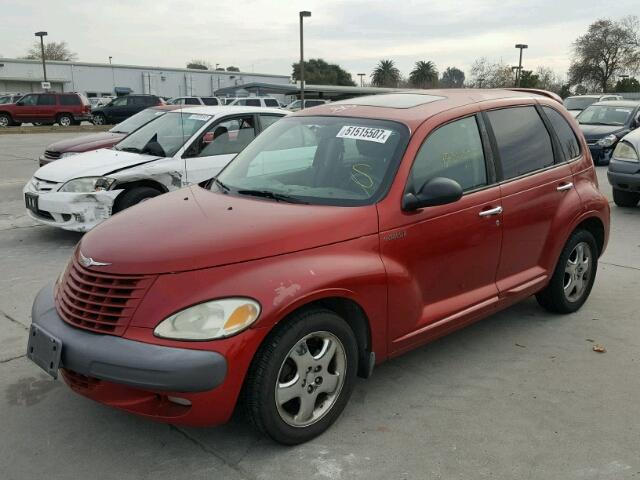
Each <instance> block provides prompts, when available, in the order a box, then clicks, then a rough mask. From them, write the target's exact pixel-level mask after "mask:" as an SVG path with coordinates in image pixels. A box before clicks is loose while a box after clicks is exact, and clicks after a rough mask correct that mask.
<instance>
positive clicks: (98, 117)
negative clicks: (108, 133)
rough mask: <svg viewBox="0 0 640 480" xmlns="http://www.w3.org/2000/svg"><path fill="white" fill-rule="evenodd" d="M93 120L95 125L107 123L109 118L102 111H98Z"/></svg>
mask: <svg viewBox="0 0 640 480" xmlns="http://www.w3.org/2000/svg"><path fill="white" fill-rule="evenodd" d="M91 121H92V122H93V124H94V125H106V124H107V118H106V117H105V116H104V115H103V114H102V113H96V114H95V115H93V116H92V117H91Z"/></svg>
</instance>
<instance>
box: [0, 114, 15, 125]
mask: <svg viewBox="0 0 640 480" xmlns="http://www.w3.org/2000/svg"><path fill="white" fill-rule="evenodd" d="M11 125H13V120H11V115H9V114H8V113H0V128H4V127H10V126H11Z"/></svg>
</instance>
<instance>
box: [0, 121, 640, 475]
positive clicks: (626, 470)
mask: <svg viewBox="0 0 640 480" xmlns="http://www.w3.org/2000/svg"><path fill="white" fill-rule="evenodd" d="M70 135H76V134H65V133H63V134H39V135H2V136H0V479H2V480H31V479H36V478H48V479H71V478H73V479H75V478H88V477H91V478H96V479H122V480H125V479H135V480H142V479H152V478H154V479H155V478H167V479H182V478H185V479H190V480H191V479H204V478H206V479H225V480H226V479H285V478H305V479H309V480H312V479H360V478H362V479H385V480H387V479H389V480H390V479H426V478H429V479H439V478H442V479H473V480H477V479H484V478H492V479H509V480H513V479H525V478H527V479H553V480H556V479H557V480H571V479H608V480H609V479H626V478H640V454H639V452H640V420H639V419H640V402H639V401H638V399H639V398H640V375H639V369H640V313H639V311H640V293H639V292H640V235H639V232H640V209H636V210H623V209H619V208H616V207H615V206H614V207H613V208H612V210H613V213H612V232H611V241H610V244H609V250H608V251H607V252H606V254H605V255H604V257H603V258H602V260H601V263H600V270H599V272H598V277H597V280H596V284H595V286H594V289H593V292H592V294H591V298H590V300H589V301H588V302H587V304H586V305H585V306H584V307H583V309H582V310H581V311H580V312H578V313H576V314H573V315H570V316H555V315H550V314H548V313H545V312H544V311H543V310H541V309H540V308H538V306H537V304H536V302H535V300H533V299H530V300H528V301H526V302H524V303H522V304H521V305H518V306H516V307H513V308H511V309H509V310H507V311H505V312H502V313H501V314H498V315H495V316H493V317H491V318H488V319H486V320H484V321H482V322H480V323H477V324H475V325H474V326H471V327H469V328H466V329H465V330H463V331H460V332H458V333H455V334H453V335H450V336H449V337H447V338H444V339H442V340H440V341H438V342H435V343H433V344H431V345H428V346H426V347H423V348H420V349H418V350H417V351H413V352H411V353H409V354H407V355H405V356H404V357H402V358H399V359H396V360H393V361H390V362H388V363H386V364H384V365H382V366H381V367H379V368H378V369H377V370H376V372H375V373H374V376H373V378H371V379H370V380H368V381H362V380H361V381H359V383H358V385H357V387H356V390H355V393H354V395H353V397H352V400H351V403H350V405H349V406H348V407H347V409H346V410H345V412H344V414H343V416H342V418H341V419H340V420H338V422H337V423H336V424H335V425H334V426H333V428H331V429H330V430H329V431H328V432H327V433H326V434H325V435H323V436H321V437H320V438H318V439H316V440H315V441H313V442H310V443H308V444H305V445H302V446H299V447H295V448H285V447H281V446H278V445H275V444H273V443H272V442H270V441H269V440H267V439H265V438H261V437H259V436H258V435H256V434H255V433H254V432H253V431H252V430H251V429H250V428H249V427H247V426H246V425H245V424H244V422H243V420H242V419H241V418H235V419H234V420H233V421H232V422H231V423H230V424H228V425H225V426H223V427H219V428H214V429H185V428H175V427H171V426H167V425H162V424H157V423H152V422H149V421H145V420H142V419H139V418H136V417H133V416H130V415H127V414H124V413H121V412H118V411H115V410H111V409H109V408H106V407H103V406H101V405H98V404H96V403H93V402H91V401H89V400H86V399H84V398H82V397H79V396H77V395H75V394H73V393H72V392H71V391H70V390H68V389H67V388H66V387H65V386H64V384H62V383H61V382H54V381H52V380H50V379H49V378H48V377H47V376H46V375H45V374H44V373H42V372H41V371H39V369H38V368H37V367H36V366H35V365H33V364H31V363H30V362H29V361H27V360H26V359H25V357H24V349H25V343H26V340H25V337H26V329H27V325H28V324H29V322H30V320H29V312H30V306H31V302H32V300H33V297H34V295H35V293H36V291H37V290H38V288H39V287H40V286H42V285H43V284H44V283H46V282H48V281H50V280H52V279H54V278H55V276H57V274H58V273H59V272H60V271H61V269H62V268H63V266H64V264H65V263H66V261H67V259H68V256H69V254H70V252H71V250H72V248H73V246H74V244H75V243H76V242H77V241H78V240H79V238H80V235H79V234H73V233H69V232H62V231H57V230H55V229H52V228H49V227H42V226H35V225H34V224H33V222H31V221H30V220H29V219H28V218H27V217H26V215H25V213H24V207H23V204H22V198H21V189H22V186H23V185H24V183H25V182H26V181H27V179H28V178H29V177H30V176H31V174H32V173H33V172H34V171H35V170H36V162H35V160H34V159H35V158H36V157H37V155H38V154H39V153H40V152H41V151H42V150H43V149H44V147H45V146H46V145H47V144H48V143H50V142H52V141H54V140H57V139H61V138H63V137H64V136H70ZM598 174H599V177H600V186H601V188H602V189H603V191H605V192H606V193H607V195H608V196H609V197H610V196H611V191H610V188H609V185H608V183H607V182H606V178H605V170H604V169H603V168H602V167H601V168H599V172H598ZM523 254H526V252H523ZM592 342H595V343H599V344H601V345H604V346H605V347H606V348H607V353H604V354H598V353H595V352H593V351H592V347H593V343H592Z"/></svg>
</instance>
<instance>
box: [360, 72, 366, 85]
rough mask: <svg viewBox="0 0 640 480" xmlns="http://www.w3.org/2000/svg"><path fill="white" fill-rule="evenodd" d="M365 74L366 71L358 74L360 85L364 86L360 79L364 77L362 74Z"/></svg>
mask: <svg viewBox="0 0 640 480" xmlns="http://www.w3.org/2000/svg"><path fill="white" fill-rule="evenodd" d="M365 75H366V73H359V74H358V76H359V77H360V86H361V87H362V86H364V84H363V83H362V79H363V78H364V76H365Z"/></svg>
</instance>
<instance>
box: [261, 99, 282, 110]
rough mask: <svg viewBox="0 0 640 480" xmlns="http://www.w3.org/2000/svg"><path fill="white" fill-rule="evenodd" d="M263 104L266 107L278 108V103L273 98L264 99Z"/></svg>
mask: <svg viewBox="0 0 640 480" xmlns="http://www.w3.org/2000/svg"><path fill="white" fill-rule="evenodd" d="M264 104H265V105H266V106H267V107H276V108H277V107H279V106H280V105H278V101H277V100H276V99H274V98H265V99H264Z"/></svg>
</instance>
